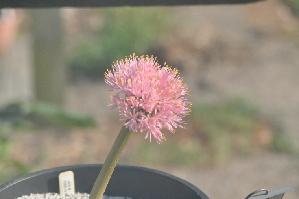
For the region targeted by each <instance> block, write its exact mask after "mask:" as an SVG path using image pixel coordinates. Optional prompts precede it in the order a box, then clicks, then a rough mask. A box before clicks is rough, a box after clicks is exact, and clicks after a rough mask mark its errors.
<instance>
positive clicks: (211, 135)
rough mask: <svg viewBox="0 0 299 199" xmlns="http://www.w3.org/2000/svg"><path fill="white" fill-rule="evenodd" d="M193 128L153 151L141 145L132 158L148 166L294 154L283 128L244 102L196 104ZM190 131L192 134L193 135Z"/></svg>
mask: <svg viewBox="0 0 299 199" xmlns="http://www.w3.org/2000/svg"><path fill="white" fill-rule="evenodd" d="M189 122H190V126H188V127H187V128H186V129H183V131H188V132H182V131H180V132H178V133H177V134H178V135H176V137H177V139H174V138H173V137H170V139H169V140H167V141H166V142H165V143H163V144H161V145H158V146H155V147H153V146H152V144H151V143H149V144H142V145H140V146H139V148H138V149H137V150H135V151H136V153H137V154H135V155H134V156H133V157H140V159H137V161H140V162H141V161H145V162H147V163H153V164H155V163H157V164H159V163H164V164H183V165H188V166H192V165H193V166H194V165H198V164H203V165H207V164H217V163H221V162H225V161H226V160H227V159H229V157H230V156H232V155H246V154H251V153H255V152H260V151H262V150H275V151H278V152H292V151H293V149H292V145H291V144H290V140H288V138H287V137H286V136H285V134H284V133H283V131H282V129H281V128H280V127H279V126H280V124H278V123H277V122H276V123H273V121H272V119H271V117H267V116H263V115H262V114H261V113H260V112H259V111H258V109H257V108H256V107H255V106H254V105H252V104H250V103H248V102H246V101H244V100H241V99H233V100H229V101H227V102H221V103H216V104H202V103H199V104H195V105H194V106H193V108H192V114H191V118H190V121H189ZM190 130H191V132H190Z"/></svg>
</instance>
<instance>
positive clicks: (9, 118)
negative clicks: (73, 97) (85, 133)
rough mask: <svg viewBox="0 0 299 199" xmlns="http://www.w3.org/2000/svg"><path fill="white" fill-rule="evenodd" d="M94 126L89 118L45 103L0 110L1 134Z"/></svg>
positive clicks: (93, 122) (20, 104)
mask: <svg viewBox="0 0 299 199" xmlns="http://www.w3.org/2000/svg"><path fill="white" fill-rule="evenodd" d="M92 126H95V121H94V120H93V119H92V118H91V117H89V116H86V115H82V114H79V113H74V112H68V111H64V110H62V109H61V108H60V107H56V106H54V105H49V104H45V103H36V104H30V103H13V104H10V105H8V106H6V107H4V108H2V109H1V110H0V132H1V131H3V132H5V131H11V130H15V129H26V128H28V129H31V128H39V127H54V128H56V127H61V128H70V127H92Z"/></svg>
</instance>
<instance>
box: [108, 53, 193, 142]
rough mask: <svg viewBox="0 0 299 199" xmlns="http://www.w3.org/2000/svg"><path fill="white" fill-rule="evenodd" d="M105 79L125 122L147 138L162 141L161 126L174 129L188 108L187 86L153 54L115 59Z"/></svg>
mask: <svg viewBox="0 0 299 199" xmlns="http://www.w3.org/2000/svg"><path fill="white" fill-rule="evenodd" d="M105 82H106V83H107V84H108V85H109V86H110V87H111V88H112V89H113V90H114V91H116V93H115V94H114V95H113V98H112V104H113V105H114V106H116V107H117V109H118V111H119V114H120V117H121V119H122V120H123V121H125V126H126V127H127V128H129V130H131V131H133V132H141V133H145V138H149V139H150V140H151V138H152V137H154V138H155V139H156V140H157V142H159V143H160V142H162V141H163V140H164V139H165V136H164V134H163V133H162V131H161V130H162V129H164V128H165V129H168V130H169V131H170V132H174V129H176V128H177V127H182V124H183V121H182V118H183V117H184V116H185V115H186V114H188V113H189V111H190V109H189V105H190V103H189V101H188V99H187V88H186V87H185V85H184V83H183V81H182V79H181V78H180V77H179V76H178V71H177V70H176V69H172V68H170V67H168V66H167V65H166V64H164V66H161V65H159V64H158V63H157V61H156V59H155V58H154V57H149V56H141V57H138V56H135V55H131V56H130V57H129V58H125V59H122V60H119V61H116V62H115V63H114V64H113V65H112V70H108V71H107V73H106V74H105Z"/></svg>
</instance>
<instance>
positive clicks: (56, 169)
mask: <svg viewBox="0 0 299 199" xmlns="http://www.w3.org/2000/svg"><path fill="white" fill-rule="evenodd" d="M95 166H96V167H101V166H102V164H78V165H68V166H61V167H53V168H50V169H43V170H40V171H36V172H33V173H29V174H27V175H25V176H21V177H19V178H17V179H16V180H11V181H9V182H6V183H4V184H1V185H0V192H1V191H3V190H4V189H7V188H9V187H12V186H14V185H15V184H17V183H19V182H22V181H24V180H26V179H28V178H32V177H35V176H39V175H42V174H45V173H51V172H53V170H55V171H59V170H60V171H66V170H71V169H74V168H80V167H95ZM117 168H123V169H129V170H140V171H144V172H147V173H154V174H157V175H161V176H164V177H166V178H170V179H173V180H176V181H178V182H179V183H181V184H182V185H185V186H187V187H189V188H190V189H192V190H193V191H195V192H196V193H198V194H199V195H201V196H202V197H203V198H202V199H209V198H208V196H207V195H206V194H205V193H203V192H202V191H201V190H200V189H198V188H197V187H196V186H195V185H193V184H191V183H190V182H188V181H186V180H184V179H182V178H180V177H177V176H174V175H172V174H169V173H166V172H164V171H160V170H157V169H152V168H147V167H142V166H132V165H118V166H117V167H116V169H117Z"/></svg>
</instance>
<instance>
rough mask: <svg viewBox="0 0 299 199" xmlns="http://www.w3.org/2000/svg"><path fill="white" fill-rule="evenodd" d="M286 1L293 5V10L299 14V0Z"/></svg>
mask: <svg viewBox="0 0 299 199" xmlns="http://www.w3.org/2000/svg"><path fill="white" fill-rule="evenodd" d="M286 3H287V4H288V5H289V6H290V7H291V9H292V10H293V12H294V13H295V14H296V15H297V16H299V0H286Z"/></svg>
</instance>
